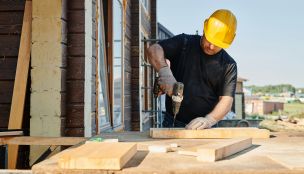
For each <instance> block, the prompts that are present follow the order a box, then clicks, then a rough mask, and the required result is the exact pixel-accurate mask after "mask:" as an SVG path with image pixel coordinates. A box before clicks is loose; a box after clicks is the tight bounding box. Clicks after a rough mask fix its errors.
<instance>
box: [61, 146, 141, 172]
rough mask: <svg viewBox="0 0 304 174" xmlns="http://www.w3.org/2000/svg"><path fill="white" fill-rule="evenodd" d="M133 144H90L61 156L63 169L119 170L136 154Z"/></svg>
mask: <svg viewBox="0 0 304 174" xmlns="http://www.w3.org/2000/svg"><path fill="white" fill-rule="evenodd" d="M136 151H137V147H136V144H135V143H108V142H90V143H86V144H84V145H81V146H79V147H77V148H75V149H72V150H70V151H69V152H67V153H65V154H63V155H62V156H61V157H60V158H59V160H58V165H59V167H60V168H63V169H103V170H120V169H122V167H123V166H124V165H125V164H126V163H127V162H128V161H129V160H130V159H131V158H132V157H133V155H134V154H135V153H136Z"/></svg>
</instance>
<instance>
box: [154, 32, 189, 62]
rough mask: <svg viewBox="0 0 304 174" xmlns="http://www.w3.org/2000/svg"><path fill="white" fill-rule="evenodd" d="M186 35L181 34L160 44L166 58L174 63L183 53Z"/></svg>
mask: <svg viewBox="0 0 304 174" xmlns="http://www.w3.org/2000/svg"><path fill="white" fill-rule="evenodd" d="M185 37H186V34H179V35H176V36H174V37H172V38H169V39H165V40H162V41H160V42H158V44H159V45H160V46H161V47H162V48H163V50H164V54H165V58H166V59H169V60H170V61H174V59H176V57H177V56H179V54H180V53H181V50H182V47H183V42H184V39H185Z"/></svg>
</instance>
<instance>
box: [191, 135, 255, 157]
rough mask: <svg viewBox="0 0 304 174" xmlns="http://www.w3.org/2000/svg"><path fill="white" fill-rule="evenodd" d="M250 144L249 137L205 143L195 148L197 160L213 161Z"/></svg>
mask: <svg viewBox="0 0 304 174" xmlns="http://www.w3.org/2000/svg"><path fill="white" fill-rule="evenodd" d="M251 146H252V139H251V138H243V139H231V140H229V141H227V142H224V143H221V142H218V143H212V144H206V146H204V147H200V148H198V149H197V152H198V154H199V155H198V156H197V160H198V161H203V162H214V161H218V160H220V159H223V158H225V157H228V156H230V155H233V154H235V153H237V152H240V151H242V150H244V149H247V148H249V147H251Z"/></svg>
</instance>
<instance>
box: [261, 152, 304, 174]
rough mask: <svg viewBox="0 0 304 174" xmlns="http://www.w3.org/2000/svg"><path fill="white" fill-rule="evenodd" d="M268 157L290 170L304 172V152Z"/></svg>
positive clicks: (270, 155)
mask: <svg viewBox="0 0 304 174" xmlns="http://www.w3.org/2000/svg"><path fill="white" fill-rule="evenodd" d="M267 156H268V157H269V158H270V159H272V160H273V161H275V162H277V163H279V164H281V165H283V166H284V167H287V168H289V169H292V170H294V169H297V170H304V152H286V153H276V154H269V155H267Z"/></svg>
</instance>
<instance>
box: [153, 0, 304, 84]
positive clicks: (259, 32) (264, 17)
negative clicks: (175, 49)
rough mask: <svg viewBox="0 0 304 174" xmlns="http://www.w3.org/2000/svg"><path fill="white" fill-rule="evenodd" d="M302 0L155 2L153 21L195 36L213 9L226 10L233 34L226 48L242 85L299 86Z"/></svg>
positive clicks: (303, 57)
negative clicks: (233, 21)
mask: <svg viewBox="0 0 304 174" xmlns="http://www.w3.org/2000/svg"><path fill="white" fill-rule="evenodd" d="M303 8H304V1H303V0H251V1H250V0H229V1H228V0H225V1H224V0H158V1H157V10H158V11H157V15H158V16H157V20H158V21H159V22H160V23H161V24H163V25H164V26H165V27H166V28H167V29H169V30H170V31H171V32H172V33H173V34H180V33H186V34H195V33H196V31H197V30H198V32H199V34H201V33H202V32H203V22H204V20H205V19H206V18H208V17H209V16H210V15H211V14H212V13H213V12H214V11H215V10H217V9H229V10H231V11H232V12H233V13H234V14H235V16H236V18H237V20H238V26H237V33H236V38H235V39H234V42H233V44H232V45H231V46H230V48H228V49H226V51H227V52H228V53H229V55H231V56H232V57H233V58H234V60H235V61H236V62H237V65H238V75H239V76H240V77H242V78H246V79H248V81H247V82H245V84H244V85H245V86H246V85H258V86H263V85H276V84H291V85H293V86H295V87H297V88H299V87H304V52H303V51H304V10H303Z"/></svg>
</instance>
